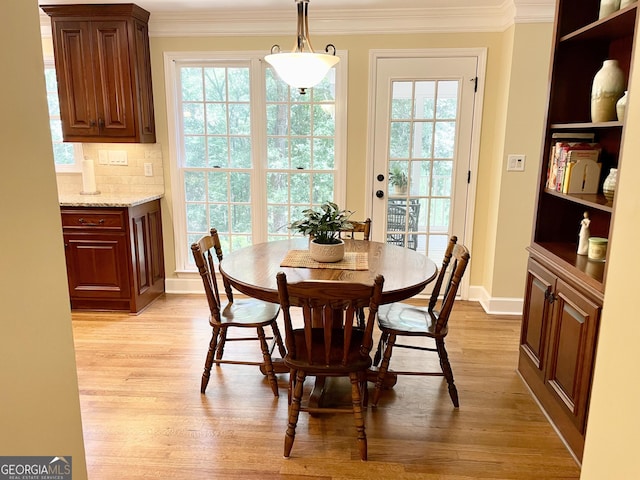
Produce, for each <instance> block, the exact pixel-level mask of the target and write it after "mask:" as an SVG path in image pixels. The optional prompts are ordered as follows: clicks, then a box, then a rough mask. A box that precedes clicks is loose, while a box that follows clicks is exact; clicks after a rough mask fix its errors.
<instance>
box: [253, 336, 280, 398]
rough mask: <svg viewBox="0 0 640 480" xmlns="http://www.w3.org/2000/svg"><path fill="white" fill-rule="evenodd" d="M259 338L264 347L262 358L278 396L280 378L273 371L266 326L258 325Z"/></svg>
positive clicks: (275, 393)
mask: <svg viewBox="0 0 640 480" xmlns="http://www.w3.org/2000/svg"><path fill="white" fill-rule="evenodd" d="M258 338H259V339H260V348H261V349H262V360H263V362H264V369H265V372H266V374H267V378H268V379H269V383H270V384H271V390H272V391H273V394H274V395H275V396H276V397H278V396H279V393H278V379H277V378H276V374H275V373H274V372H273V362H272V361H271V353H269V344H268V343H267V338H266V336H265V334H264V328H262V327H258Z"/></svg>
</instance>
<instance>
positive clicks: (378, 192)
mask: <svg viewBox="0 0 640 480" xmlns="http://www.w3.org/2000/svg"><path fill="white" fill-rule="evenodd" d="M376 197H378V198H382V197H384V192H383V191H382V190H378V191H376Z"/></svg>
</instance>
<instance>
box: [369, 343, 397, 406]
mask: <svg viewBox="0 0 640 480" xmlns="http://www.w3.org/2000/svg"><path fill="white" fill-rule="evenodd" d="M386 337H387V338H386V343H387V347H386V348H385V349H384V356H383V357H382V363H381V364H380V368H379V369H378V378H377V380H376V389H375V391H374V392H373V406H374V407H375V406H377V405H378V400H379V399H380V393H382V388H383V386H384V377H385V375H386V374H387V371H388V370H389V362H390V361H391V351H392V350H393V346H394V345H395V344H396V336H395V335H394V334H391V335H386Z"/></svg>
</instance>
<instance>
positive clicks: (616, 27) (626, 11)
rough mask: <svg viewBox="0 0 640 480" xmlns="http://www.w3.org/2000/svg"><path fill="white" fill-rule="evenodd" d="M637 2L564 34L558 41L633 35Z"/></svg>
mask: <svg viewBox="0 0 640 480" xmlns="http://www.w3.org/2000/svg"><path fill="white" fill-rule="evenodd" d="M636 9H637V3H634V4H632V5H629V6H628V7H625V8H623V9H622V10H618V11H617V12H615V13H612V14H611V15H609V16H608V17H606V18H603V19H602V20H597V21H595V22H593V23H590V24H589V25H585V26H584V27H582V28H580V29H578V30H576V31H575V32H571V33H569V34H567V35H564V36H563V37H562V38H560V43H563V42H572V41H587V40H602V39H605V40H606V39H611V38H616V37H624V36H628V35H633V32H634V26H635V22H636Z"/></svg>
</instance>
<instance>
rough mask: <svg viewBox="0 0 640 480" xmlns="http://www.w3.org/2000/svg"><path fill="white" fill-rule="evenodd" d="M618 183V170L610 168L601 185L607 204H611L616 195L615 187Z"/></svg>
mask: <svg viewBox="0 0 640 480" xmlns="http://www.w3.org/2000/svg"><path fill="white" fill-rule="evenodd" d="M617 183H618V169H617V168H612V169H611V170H609V175H607V178H605V179H604V183H603V184H602V193H604V196H605V197H606V198H607V200H608V201H609V203H611V202H613V197H614V195H615V193H616V185H617Z"/></svg>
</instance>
